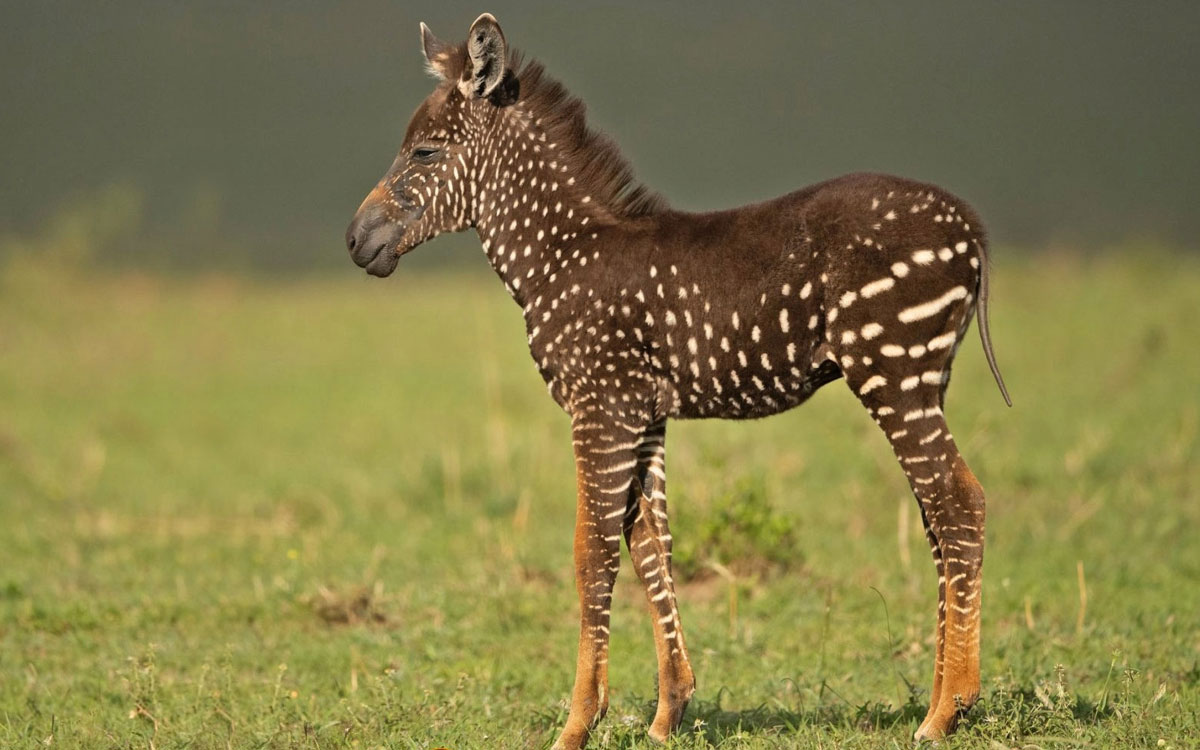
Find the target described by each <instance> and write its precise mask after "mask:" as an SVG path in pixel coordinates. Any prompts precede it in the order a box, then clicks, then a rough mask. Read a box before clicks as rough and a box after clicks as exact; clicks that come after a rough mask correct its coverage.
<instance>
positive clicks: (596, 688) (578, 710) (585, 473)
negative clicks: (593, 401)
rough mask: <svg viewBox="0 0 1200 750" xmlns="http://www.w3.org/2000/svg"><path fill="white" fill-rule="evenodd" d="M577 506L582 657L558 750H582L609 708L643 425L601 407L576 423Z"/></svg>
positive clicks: (577, 579) (574, 425)
mask: <svg viewBox="0 0 1200 750" xmlns="http://www.w3.org/2000/svg"><path fill="white" fill-rule="evenodd" d="M572 431H573V437H574V442H575V470H576V485H577V488H578V505H577V506H576V512H575V584H576V588H577V590H578V593H579V608H580V632H579V656H578V660H577V662H576V671H575V687H574V689H573V690H572V693H571V711H570V713H569V714H568V716H567V723H566V726H565V727H563V731H562V734H560V735H559V737H558V740H557V741H556V742H555V743H554V748H555V750H577V749H578V748H581V747H583V746H584V744H585V743H586V742H587V738H588V734H589V733H590V731H591V730H592V728H593V727H595V725H596V723H597V722H599V721H600V719H601V718H603V717H604V713H605V711H607V710H608V623H609V607H610V604H611V602H612V591H613V584H614V583H615V582H616V579H617V570H618V567H619V565H620V560H621V527H622V523H623V517H624V516H625V511H626V501H627V498H628V496H629V491H630V486H631V485H632V483H633V480H634V470H635V469H636V467H637V465H638V459H637V450H636V449H637V445H638V440H637V438H636V437H635V435H636V434H637V433H638V432H640V430H637V431H636V432H633V431H631V430H630V429H629V428H627V427H625V426H623V425H621V424H619V423H615V422H613V421H611V420H609V419H607V418H604V417H601V416H599V415H598V414H596V413H591V412H589V413H586V414H584V415H582V416H577V417H576V418H575V419H574V421H573V425H572Z"/></svg>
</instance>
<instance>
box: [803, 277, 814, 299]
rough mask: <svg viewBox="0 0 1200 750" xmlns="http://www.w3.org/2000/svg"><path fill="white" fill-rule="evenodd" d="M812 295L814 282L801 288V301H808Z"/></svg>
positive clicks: (809, 282) (806, 283)
mask: <svg viewBox="0 0 1200 750" xmlns="http://www.w3.org/2000/svg"><path fill="white" fill-rule="evenodd" d="M810 294H812V282H811V281H806V282H804V286H802V287H800V299H808V295H810Z"/></svg>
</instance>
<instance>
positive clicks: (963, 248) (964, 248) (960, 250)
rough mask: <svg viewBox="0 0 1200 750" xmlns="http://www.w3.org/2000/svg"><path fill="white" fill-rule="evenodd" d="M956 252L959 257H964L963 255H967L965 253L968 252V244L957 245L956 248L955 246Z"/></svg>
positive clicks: (960, 243)
mask: <svg viewBox="0 0 1200 750" xmlns="http://www.w3.org/2000/svg"><path fill="white" fill-rule="evenodd" d="M954 250H955V252H957V253H958V254H959V255H962V254H963V253H965V252H966V251H967V243H966V242H959V243H958V244H957V245H955V246H954Z"/></svg>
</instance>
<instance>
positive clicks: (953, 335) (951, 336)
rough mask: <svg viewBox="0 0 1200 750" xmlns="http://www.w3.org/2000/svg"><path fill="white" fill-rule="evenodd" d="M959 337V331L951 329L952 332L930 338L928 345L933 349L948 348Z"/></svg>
mask: <svg viewBox="0 0 1200 750" xmlns="http://www.w3.org/2000/svg"><path fill="white" fill-rule="evenodd" d="M957 338H958V331H951V332H950V333H945V334H942V335H941V336H938V337H937V338H933V339H930V340H929V343H928V344H927V346H928V347H929V349H930V350H931V351H932V350H935V349H948V348H949V347H950V345H951V344H953V343H954V340H955V339H957Z"/></svg>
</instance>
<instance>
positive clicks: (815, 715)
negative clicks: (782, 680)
mask: <svg viewBox="0 0 1200 750" xmlns="http://www.w3.org/2000/svg"><path fill="white" fill-rule="evenodd" d="M720 704H721V701H720V695H718V696H717V699H716V700H715V701H703V700H702V701H693V703H692V705H691V706H689V707H688V712H687V714H686V715H685V717H684V723H683V726H682V727H681V731H682V732H684V733H687V734H692V735H695V736H698V737H703V738H704V739H705V740H706V741H708V742H709V743H711V744H717V743H719V742H720V741H722V740H725V739H728V738H730V737H736V736H739V735H742V734H744V733H747V734H778V733H780V732H798V731H800V730H802V729H805V728H808V729H814V728H830V729H833V728H837V729H848V730H855V731H861V732H878V731H885V730H891V729H894V728H896V727H900V726H906V725H911V726H913V727H914V728H915V727H916V726H917V724H918V723H919V722H920V720H921V719H922V718H924V716H925V708H926V707H925V704H924V702H923V701H922V700H921V699H920V697H919V696H918V695H917V694H915V693H914V694H910V695H909V698H908V700H907V701H906V702H905V703H904V705H902V706H900V707H899V708H897V707H894V706H892V705H889V704H884V703H868V704H863V705H860V706H852V705H850V704H847V703H822V704H820V705H816V706H813V707H811V708H797V709H789V708H785V707H783V706H768V705H765V704H764V705H761V706H757V707H755V708H748V709H740V710H736V711H730V710H727V709H723V708H721V705H720ZM649 708H650V712H649V713H650V714H652V713H653V708H654V704H653V702H651V703H649Z"/></svg>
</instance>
